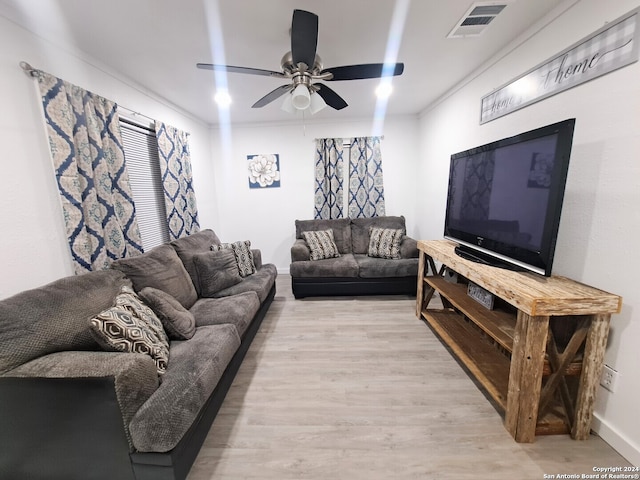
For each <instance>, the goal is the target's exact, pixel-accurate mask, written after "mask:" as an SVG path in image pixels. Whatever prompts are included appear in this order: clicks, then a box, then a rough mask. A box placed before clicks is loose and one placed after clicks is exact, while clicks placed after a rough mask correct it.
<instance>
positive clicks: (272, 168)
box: [247, 153, 280, 188]
mask: <svg viewBox="0 0 640 480" xmlns="http://www.w3.org/2000/svg"><path fill="white" fill-rule="evenodd" d="M247 160H248V163H249V165H248V169H249V188H274V187H279V186H280V155H278V154H277V153H269V154H259V155H247Z"/></svg>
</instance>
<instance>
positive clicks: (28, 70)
mask: <svg viewBox="0 0 640 480" xmlns="http://www.w3.org/2000/svg"><path fill="white" fill-rule="evenodd" d="M19 65H20V68H22V70H23V71H24V73H26V74H27V75H29V76H30V77H35V76H36V74H37V72H39V71H40V70H38V69H37V68H33V67H32V66H31V65H30V64H29V63H28V62H25V61H24V60H23V61H21V62H20V63H19ZM116 103H117V102H116ZM117 105H118V108H119V109H122V110H126V112H124V113H125V114H127V115H131V116H132V117H134V119H136V118H137V117H143V118H146V119H147V120H149V121H150V122H151V123H153V124H155V123H156V119H155V118H151V117H149V116H147V115H144V114H143V113H140V112H136V111H135V110H132V109H130V108H127V107H125V106H124V105H120V104H119V103H117Z"/></svg>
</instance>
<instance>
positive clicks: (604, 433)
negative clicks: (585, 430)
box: [591, 414, 640, 467]
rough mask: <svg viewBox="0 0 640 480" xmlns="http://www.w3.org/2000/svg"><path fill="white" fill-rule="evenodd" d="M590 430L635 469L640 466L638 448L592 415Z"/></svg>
mask: <svg viewBox="0 0 640 480" xmlns="http://www.w3.org/2000/svg"><path fill="white" fill-rule="evenodd" d="M591 429H592V430H593V431H594V432H596V433H597V434H598V435H599V436H600V438H602V439H603V440H604V441H605V442H607V443H608V444H609V445H611V448H613V449H614V450H615V451H616V452H618V453H619V454H620V455H622V456H623V457H624V458H625V459H626V460H627V461H628V462H630V463H631V464H632V465H634V466H636V467H638V466H640V447H639V446H638V445H634V444H633V443H632V442H631V441H630V440H629V439H628V438H626V437H625V436H624V435H622V434H620V433H619V432H618V431H616V430H615V429H613V428H612V427H611V426H610V425H609V424H607V423H606V422H605V421H604V420H602V419H601V418H599V417H598V415H597V414H594V415H593V422H591Z"/></svg>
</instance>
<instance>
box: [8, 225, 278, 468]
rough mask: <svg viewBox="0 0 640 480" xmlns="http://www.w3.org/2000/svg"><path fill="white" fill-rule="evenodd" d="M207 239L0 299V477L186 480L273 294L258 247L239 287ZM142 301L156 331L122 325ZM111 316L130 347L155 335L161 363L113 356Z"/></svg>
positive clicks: (196, 237)
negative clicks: (164, 349)
mask: <svg viewBox="0 0 640 480" xmlns="http://www.w3.org/2000/svg"><path fill="white" fill-rule="evenodd" d="M212 245H220V240H219V239H218V237H217V235H216V234H215V233H214V232H213V231H212V230H203V231H201V232H198V233H196V234H193V235H191V236H190V237H185V238H182V239H179V240H176V241H174V242H172V243H171V244H165V245H162V246H159V247H156V248H155V249H153V250H151V251H149V252H148V253H145V254H143V255H141V256H138V257H134V258H128V259H122V260H118V261H116V262H114V264H113V265H112V268H111V269H109V270H106V271H100V272H92V273H88V274H85V275H82V276H74V277H67V278H63V279H60V280H57V281H55V282H53V283H51V284H48V285H45V286H43V287H40V288H36V289H33V290H29V291H25V292H22V293H19V294H17V295H15V296H13V297H10V298H7V299H5V300H2V301H0V478H2V479H6V480H13V479H16V480H17V479H65V480H73V479H82V480H90V479H105V480H106V479H109V480H113V479H118V480H140V479H154V480H164V479H172V480H174V479H183V478H185V477H186V476H187V474H188V472H189V469H190V468H191V465H192V463H193V461H194V460H195V458H196V456H197V454H198V451H199V449H200V446H201V445H202V442H203V441H204V439H205V437H206V435H207V432H208V431H209V428H210V426H211V423H212V422H213V420H214V418H215V416H216V414H217V412H218V409H219V407H220V405H221V404H222V401H223V400H224V397H225V395H226V392H227V390H228V389H229V387H230V386H231V383H232V381H233V378H234V376H235V374H236V372H237V370H238V368H239V367H240V364H241V362H242V360H243V358H244V356H245V353H246V352H247V349H248V348H249V345H250V344H251V341H252V340H253V338H254V336H255V334H256V332H257V331H258V329H259V327H260V324H261V322H262V319H263V318H264V316H265V314H266V312H267V310H268V308H269V305H270V304H271V302H272V300H273V298H274V295H275V279H276V275H277V273H276V268H275V266H274V265H272V264H263V263H262V259H261V255H260V251H259V250H249V251H250V254H249V259H250V260H252V262H250V263H251V264H252V265H254V266H255V271H252V272H248V273H246V272H245V273H246V276H244V277H242V276H241V277H240V279H239V280H238V264H237V263H236V261H237V258H235V257H234V255H233V253H236V250H235V249H233V250H232V249H229V248H227V249H221V251H220V252H214V251H212V250H213V249H212ZM226 246H230V245H226ZM245 246H248V245H245ZM251 257H252V258H251ZM244 260H246V258H245V259H244ZM133 291H135V292H137V296H136V295H135V294H133ZM132 294H133V295H132ZM136 298H137V300H135V299H136ZM123 299H124V300H123ZM127 299H128V300H127ZM132 299H134V300H132ZM127 302H129V303H127ZM136 302H139V303H136ZM115 304H117V305H115ZM114 305H115V306H114ZM122 305H124V307H123V306H122ZM132 305H133V307H132ZM147 307H151V310H152V311H153V312H154V313H156V316H157V320H160V321H161V322H162V325H161V326H160V327H158V326H157V324H155V323H154V324H153V325H155V326H156V328H159V330H158V329H157V330H154V329H153V328H150V329H147V328H146V327H148V325H149V324H148V323H147V324H145V325H146V327H145V326H139V324H134V326H133V327H130V326H129V325H128V324H126V322H128V321H130V320H132V317H135V316H136V315H138V313H139V317H140V318H142V317H143V316H144V315H143V313H140V312H146V314H149V311H148V310H145V308H147ZM119 308H120V310H118V309H119ZM122 308H125V309H126V308H134V310H135V309H142V310H140V311H138V310H135V311H136V312H138V313H135V315H132V316H127V315H123V314H122V310H121V309H122ZM128 311H129V310H127V312H128ZM105 312H107V313H108V314H106V313H105ZM113 312H116V313H117V314H113ZM112 314H113V315H112ZM149 315H150V314H149ZM151 316H152V315H151ZM121 320H123V321H125V327H126V328H124V327H123V329H124V330H126V331H127V332H128V333H129V334H131V335H130V336H129V337H127V341H131V344H136V345H138V343H137V342H140V341H146V340H148V339H149V338H151V337H153V335H151V334H149V331H154V332H155V337H153V338H155V340H157V341H158V342H160V340H159V339H160V337H161V336H162V335H163V333H162V332H160V330H163V331H164V334H166V338H167V342H166V343H167V345H168V357H166V358H163V356H162V352H163V347H161V346H159V347H158V348H157V349H156V344H153V345H152V347H149V348H148V350H145V348H147V347H146V344H145V345H144V346H143V351H142V353H124V352H121V351H119V347H118V345H119V344H118V343H117V342H116V343H109V341H113V338H116V340H118V341H119V339H120V337H119V335H120V334H121V332H120V330H119V329H120V328H121V327H122V325H121V324H119V323H118V322H119V321H121ZM138 320H139V319H137V320H136V321H138ZM163 326H164V327H165V328H163ZM103 330H104V331H103ZM141 332H142V333H141ZM140 335H142V336H140ZM143 337H144V338H143ZM105 339H107V340H105ZM123 341H124V340H123ZM105 343H106V344H105ZM143 343H144V342H143ZM160 343H162V342H160ZM138 346H139V345H138ZM110 347H113V348H110ZM135 351H140V350H135ZM165 353H166V352H165Z"/></svg>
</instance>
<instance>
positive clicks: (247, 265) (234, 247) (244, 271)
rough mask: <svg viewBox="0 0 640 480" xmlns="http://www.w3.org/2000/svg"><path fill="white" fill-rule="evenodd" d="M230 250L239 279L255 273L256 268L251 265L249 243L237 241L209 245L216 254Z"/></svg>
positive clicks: (251, 257) (251, 258)
mask: <svg viewBox="0 0 640 480" xmlns="http://www.w3.org/2000/svg"><path fill="white" fill-rule="evenodd" d="M225 249H231V251H232V252H233V254H234V255H235V258H236V264H237V265H238V272H239V273H240V276H241V277H248V276H249V275H253V274H254V273H256V266H255V264H254V263H253V252H252V251H251V241H249V240H244V241H237V242H233V243H222V244H220V245H211V250H212V251H214V252H218V251H220V250H225Z"/></svg>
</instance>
